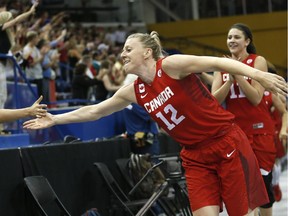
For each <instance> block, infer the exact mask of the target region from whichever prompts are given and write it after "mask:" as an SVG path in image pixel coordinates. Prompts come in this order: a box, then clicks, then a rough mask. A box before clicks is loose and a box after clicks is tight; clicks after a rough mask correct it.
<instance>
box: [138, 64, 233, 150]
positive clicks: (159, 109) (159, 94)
mask: <svg viewBox="0 0 288 216" xmlns="http://www.w3.org/2000/svg"><path fill="white" fill-rule="evenodd" d="M162 60H163V59H160V60H158V61H157V64H156V71H155V73H156V74H155V78H154V80H153V82H152V83H151V84H147V83H144V82H143V81H142V80H141V79H140V78H138V79H137V80H136V81H135V82H134V88H135V93H136V98H137V102H138V104H139V105H141V106H142V107H144V108H145V110H146V111H147V112H148V113H149V114H150V115H151V117H152V118H153V119H154V120H155V121H156V122H157V123H158V125H159V126H160V127H162V128H163V129H164V130H165V131H166V132H167V133H168V134H169V135H170V136H171V137H172V138H173V139H174V140H175V141H177V142H178V143H180V144H181V145H193V144H196V143H199V142H202V141H204V140H206V139H211V138H213V137H216V136H218V135H219V134H221V132H222V131H223V130H228V128H229V127H230V126H231V124H232V123H233V119H234V115H233V114H231V113H230V112H228V111H226V110H224V109H223V108H222V107H221V106H220V104H219V103H218V102H217V100H216V99H215V98H214V97H213V96H212V95H211V94H210V92H209V90H208V89H207V88H206V87H205V86H204V85H203V84H202V82H201V81H200V79H199V78H198V77H197V76H196V75H195V74H190V75H188V76H187V77H185V78H183V79H181V80H176V79H173V78H171V77H169V76H168V75H167V74H166V73H165V71H164V70H163V69H162Z"/></svg>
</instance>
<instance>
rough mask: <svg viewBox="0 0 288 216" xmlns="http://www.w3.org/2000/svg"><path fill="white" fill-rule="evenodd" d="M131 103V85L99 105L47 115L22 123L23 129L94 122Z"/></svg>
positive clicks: (132, 88)
mask: <svg viewBox="0 0 288 216" xmlns="http://www.w3.org/2000/svg"><path fill="white" fill-rule="evenodd" d="M132 102H136V98H135V93H134V86H133V83H132V84H130V85H128V86H124V87H122V88H121V89H119V91H117V92H116V93H115V94H114V95H113V97H111V98H109V99H107V100H105V101H103V102H101V103H98V104H95V105H89V106H83V107H81V108H79V109H76V110H73V111H71V112H67V113H63V114H58V115H52V114H50V113H47V115H46V117H43V118H36V119H32V120H29V121H26V122H24V128H26V129H42V128H48V127H52V126H54V125H58V124H69V123H79V122H86V121H94V120H97V119H100V118H102V117H104V116H108V115H110V114H112V113H114V112H116V111H119V110H122V109H124V108H125V107H126V106H128V105H129V104H130V103H132Z"/></svg>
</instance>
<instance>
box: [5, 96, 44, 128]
mask: <svg viewBox="0 0 288 216" xmlns="http://www.w3.org/2000/svg"><path fill="white" fill-rule="evenodd" d="M42 99H43V97H42V96H40V97H39V98H38V100H37V101H35V102H34V104H33V105H32V106H30V107H26V108H22V109H0V122H1V123H3V122H9V121H16V120H18V119H21V118H26V117H35V116H38V117H44V116H45V115H46V112H47V111H46V110H45V109H44V108H46V107H47V105H46V104H39V103H40V102H41V101H42Z"/></svg>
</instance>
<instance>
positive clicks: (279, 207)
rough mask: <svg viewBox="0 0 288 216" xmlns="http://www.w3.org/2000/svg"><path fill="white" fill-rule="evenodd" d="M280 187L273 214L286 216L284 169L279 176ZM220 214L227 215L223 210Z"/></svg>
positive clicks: (287, 189) (286, 178) (287, 196)
mask: <svg viewBox="0 0 288 216" xmlns="http://www.w3.org/2000/svg"><path fill="white" fill-rule="evenodd" d="M280 188H281V190H282V200H281V201H280V202H275V203H274V205H273V216H288V170H287V167H286V169H285V170H284V171H283V172H282V173H281V176H280ZM220 216H228V214H227V212H226V211H225V210H224V211H223V212H222V213H221V214H220Z"/></svg>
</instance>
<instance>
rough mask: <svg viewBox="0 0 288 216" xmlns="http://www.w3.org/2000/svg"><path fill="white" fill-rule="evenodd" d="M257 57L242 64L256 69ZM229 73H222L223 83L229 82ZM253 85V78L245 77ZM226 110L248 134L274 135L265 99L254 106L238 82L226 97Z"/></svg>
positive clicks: (252, 56)
mask: <svg viewBox="0 0 288 216" xmlns="http://www.w3.org/2000/svg"><path fill="white" fill-rule="evenodd" d="M256 57H257V55H255V54H250V55H249V56H248V57H247V58H246V59H245V60H244V61H242V63H244V64H246V65H249V66H250V67H254V63H255V59H256ZM227 77H228V73H226V72H222V83H225V82H226V81H227ZM244 78H245V79H246V80H247V82H249V83H250V84H251V78H249V77H244ZM226 109H227V110H228V111H230V112H231V113H233V114H234V115H235V122H236V123H237V124H238V125H239V126H240V128H241V129H242V130H243V131H244V132H245V133H246V134H247V135H252V134H273V133H274V132H273V131H274V126H273V124H271V117H270V114H269V112H268V108H267V105H266V103H265V99H264V97H263V98H262V100H261V102H260V104H258V105H257V106H254V105H252V104H251V103H250V102H249V100H248V99H247V98H246V96H245V94H244V93H243V92H242V91H241V88H239V86H238V84H237V82H236V81H234V83H233V84H232V85H231V87H230V91H229V94H228V95H227V97H226Z"/></svg>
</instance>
